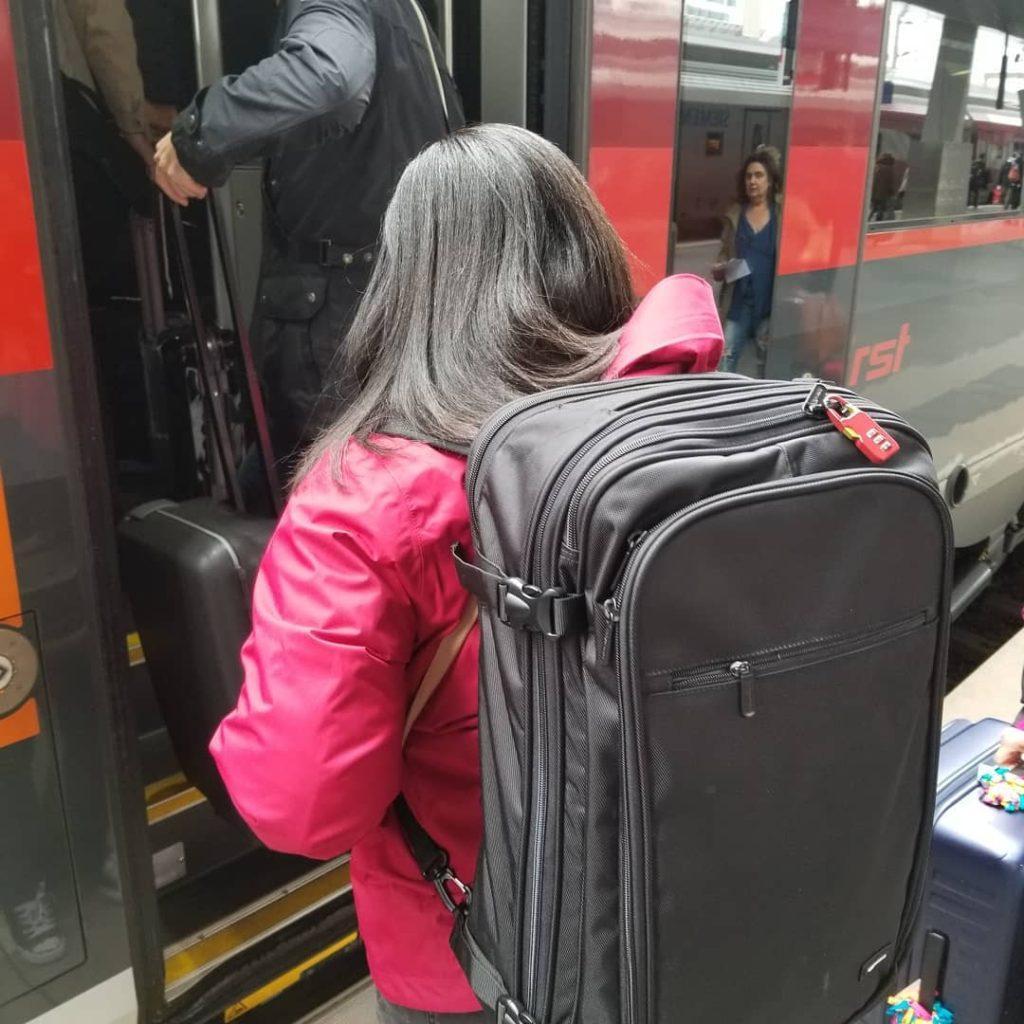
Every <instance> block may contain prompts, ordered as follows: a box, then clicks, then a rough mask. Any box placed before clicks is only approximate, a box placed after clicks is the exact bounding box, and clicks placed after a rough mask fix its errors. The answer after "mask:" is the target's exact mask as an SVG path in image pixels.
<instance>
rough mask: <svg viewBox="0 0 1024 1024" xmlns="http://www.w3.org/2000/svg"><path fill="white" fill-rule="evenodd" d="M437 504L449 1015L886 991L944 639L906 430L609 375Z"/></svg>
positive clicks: (785, 1015) (721, 1009)
mask: <svg viewBox="0 0 1024 1024" xmlns="http://www.w3.org/2000/svg"><path fill="white" fill-rule="evenodd" d="M852 403H855V404H856V405H858V406H860V407H861V412H860V413H858V412H857V411H856V410H855V409H853V408H852ZM863 413H869V414H870V417H869V416H865V415H863ZM871 417H873V419H871ZM894 440H895V441H897V442H898V445H899V450H898V451H897V450H896V447H895V446H894V444H893V441H894ZM886 458H887V459H888V461H885V462H884V464H883V465H875V464H873V463H874V462H875V461H877V460H878V459H886ZM466 487H467V491H468V494H469V504H470V510H471V516H472V527H473V543H474V549H475V559H474V560H473V561H472V562H471V561H470V560H469V559H468V558H466V557H464V558H462V559H461V560H460V562H459V572H460V578H461V579H462V581H463V583H464V585H465V586H466V587H467V588H468V589H469V590H470V591H471V592H472V593H474V594H475V595H476V596H477V597H478V599H480V601H481V603H482V605H483V607H482V609H481V619H480V621H481V643H480V652H481V662H480V687H481V693H480V744H481V759H482V790H483V805H484V841H483V846H482V848H481V852H480V859H479V861H478V865H477V874H476V879H475V884H474V886H473V891H472V895H471V897H470V898H469V899H468V900H466V901H465V902H462V904H461V906H459V907H457V908H456V917H455V931H454V935H453V946H454V948H455V952H456V955H457V956H458V957H459V959H460V962H461V963H462V965H463V967H464V969H465V971H466V973H467V976H468V977H469V979H470V981H471V983H472V984H473V987H474V989H475V990H476V992H477V995H478V996H479V997H480V998H481V1001H482V1002H483V1003H484V1004H485V1005H487V1006H490V1007H493V1008H496V1009H497V1011H498V1018H499V1020H501V1021H504V1022H506V1024H508V1022H519V1024H522V1022H527V1021H536V1022H540V1024H581V1022H586V1024H676V1022H695V1024H696V1022H703V1021H718V1020H722V1021H726V1020H727V1021H729V1024H755V1022H756V1024H845V1022H846V1021H849V1020H851V1019H853V1018H854V1017H855V1016H856V1015H857V1014H859V1013H862V1012H864V1011H865V1010H866V1009H867V1008H868V1007H870V1006H871V1005H873V1004H874V1003H875V1002H876V1000H877V999H878V998H880V997H882V996H883V995H884V994H888V993H889V992H891V991H892V987H891V985H892V982H893V980H894V978H895V973H896V971H895V968H896V965H897V964H898V963H900V962H902V961H903V960H904V958H905V956H906V954H907V952H908V950H909V947H910V942H911V939H912V937H913V935H914V928H915V924H916V918H917V913H918V910H919V909H920V905H921V900H922V897H923V893H924V881H925V877H926V872H925V866H926V862H927V854H928V848H929V842H930V837H931V822H932V809H933V801H934V794H935V773H936V762H937V755H938V746H939V735H940V709H941V701H942V695H943V693H944V688H945V658H946V643H947V636H948V625H949V613H948V606H949V591H950V579H951V551H952V533H951V525H950V521H949V515H948V512H947V510H946V507H945V504H944V501H943V499H942V497H941V495H940V494H939V492H938V489H937V486H936V484H935V477H934V467H933V465H932V461H931V458H930V454H929V451H928V447H927V444H926V443H925V441H924V440H923V438H922V437H921V436H920V434H918V433H917V432H916V431H914V430H913V428H911V427H910V426H909V425H907V424H906V423H905V422H904V421H903V420H901V419H900V418H899V417H897V416H895V415H893V414H892V413H889V412H887V411H886V410H884V409H880V408H878V407H877V406H874V405H872V404H869V403H867V402H861V401H860V400H857V399H856V398H855V396H852V395H851V393H850V392H848V391H846V390H845V389H843V388H838V387H826V386H824V385H818V384H815V383H814V382H808V381H795V382H792V383H786V382H774V381H772V382H762V381H752V380H746V379H744V378H739V377H735V376H729V375H725V374H711V375H707V376H704V377H681V378H662V379H647V380H627V381H622V382H615V383H603V384H595V385H585V386H579V387H575V388H567V389H562V390H558V391H554V392H550V393H547V394H543V395H539V396H536V397H533V398H530V399H525V400H523V401H522V402H520V403H516V404H513V405H512V406H510V407H508V408H507V409H506V410H504V411H502V412H501V413H499V414H497V416H496V417H495V418H494V419H492V421H491V422H490V423H489V424H487V425H485V426H484V427H483V428H482V430H481V432H480V434H479V435H478V438H477V440H476V441H475V443H474V445H473V449H472V452H471V454H470V459H469V466H468V469H467V475H466ZM410 810H411V813H412V814H413V815H415V812H416V808H415V807H411V808H410ZM400 820H402V816H401V815H400ZM404 824H405V826H406V831H407V834H408V835H409V837H410V838H411V839H413V840H414V843H413V844H411V845H413V846H414V850H416V851H418V852H419V854H422V856H418V857H417V859H418V860H419V862H420V867H421V870H422V871H423V873H424V876H425V877H427V878H429V879H431V880H432V881H434V882H435V883H436V884H437V885H438V886H439V888H441V889H442V890H443V891H444V897H445V899H446V900H447V901H448V903H449V904H451V903H456V904H458V903H459V902H460V899H459V896H458V893H459V891H460V887H459V886H458V884H457V883H456V881H455V880H453V879H452V878H451V876H450V873H448V872H447V870H446V869H445V865H446V861H445V860H444V859H443V858H440V857H434V856H426V854H427V853H429V852H430V848H429V846H427V845H425V844H423V843H422V842H420V840H422V839H423V838H424V836H423V834H422V830H419V831H418V832H417V829H416V828H412V829H409V828H408V826H409V821H408V820H405V822H404ZM428 842H429V838H428ZM438 865H440V866H441V868H442V870H440V872H439V871H438Z"/></svg>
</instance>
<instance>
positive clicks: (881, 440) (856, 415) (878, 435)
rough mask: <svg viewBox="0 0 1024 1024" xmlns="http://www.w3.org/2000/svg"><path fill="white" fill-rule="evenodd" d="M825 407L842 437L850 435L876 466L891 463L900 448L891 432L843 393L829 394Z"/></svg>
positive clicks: (862, 452)
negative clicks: (848, 399) (841, 394)
mask: <svg viewBox="0 0 1024 1024" xmlns="http://www.w3.org/2000/svg"><path fill="white" fill-rule="evenodd" d="M824 407H825V415H826V416H828V418H829V420H830V421H831V423H832V426H834V427H835V428H836V430H838V431H839V433H840V434H842V435H843V437H846V438H849V440H851V441H852V442H853V443H854V444H855V445H856V446H857V451H859V452H860V453H861V454H862V455H864V456H866V457H867V458H868V459H869V461H871V462H873V463H875V465H880V464H881V463H883V462H888V461H889V459H891V458H892V457H893V456H894V455H895V454H896V453H897V452H898V451H899V450H900V446H899V444H898V443H897V441H896V439H895V438H894V437H893V436H892V434H890V433H889V432H888V431H887V430H885V429H884V428H883V427H881V426H879V425H878V423H877V422H876V421H875V420H874V419H872V418H871V416H869V415H868V414H867V413H866V412H864V410H863V409H858V408H857V406H855V405H851V404H850V403H849V402H848V401H847V400H846V399H845V398H843V397H842V396H840V395H829V396H828V397H827V398H826V399H825V402H824Z"/></svg>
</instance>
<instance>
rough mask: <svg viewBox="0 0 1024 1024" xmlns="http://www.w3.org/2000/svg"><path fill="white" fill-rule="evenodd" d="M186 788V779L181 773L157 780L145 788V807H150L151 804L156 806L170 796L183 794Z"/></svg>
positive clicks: (187, 784) (187, 785) (187, 786)
mask: <svg viewBox="0 0 1024 1024" xmlns="http://www.w3.org/2000/svg"><path fill="white" fill-rule="evenodd" d="M188 788H189V783H188V779H186V778H185V776H184V774H182V773H181V772H175V773H174V774H173V775H168V776H167V777H166V778H163V779H158V780H157V781H156V782H151V783H150V784H149V785H148V786H147V787H146V806H147V807H151V806H152V805H153V804H158V803H160V801H161V800H166V799H167V798H168V797H170V796H175V795H177V794H178V793H183V792H184V791H185V790H186V789H188Z"/></svg>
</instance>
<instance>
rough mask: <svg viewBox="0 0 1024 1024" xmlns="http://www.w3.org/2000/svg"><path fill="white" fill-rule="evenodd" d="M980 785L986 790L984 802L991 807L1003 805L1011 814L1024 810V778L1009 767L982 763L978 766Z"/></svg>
mask: <svg viewBox="0 0 1024 1024" xmlns="http://www.w3.org/2000/svg"><path fill="white" fill-rule="evenodd" d="M978 785H979V786H981V788H982V789H983V790H984V792H983V793H982V794H981V800H982V803H986V804H988V805H989V806H990V807H1001V808H1002V809H1003V810H1004V811H1008V812H1009V813H1010V814H1016V813H1017V812H1018V811H1024V778H1021V777H1020V776H1019V775H1016V774H1014V773H1013V772H1012V771H1011V770H1010V769H1009V768H992V767H988V766H987V765H981V766H980V767H979V768H978Z"/></svg>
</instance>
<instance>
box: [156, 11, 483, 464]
mask: <svg viewBox="0 0 1024 1024" xmlns="http://www.w3.org/2000/svg"><path fill="white" fill-rule="evenodd" d="M428 47H429V48H428ZM462 123H463V115H462V108H461V104H460V101H459V98H458V94H457V92H456V90H455V87H454V85H453V83H452V81H451V79H450V77H449V76H448V74H447V72H446V70H445V68H444V62H443V58H442V55H441V51H440V47H439V45H438V43H437V40H436V38H435V37H434V36H433V34H432V33H431V32H430V29H429V28H428V26H427V23H426V20H425V19H424V18H423V15H422V12H421V10H420V9H419V7H418V6H417V5H416V0H283V2H282V3H281V11H280V20H279V26H278V34H277V47H276V51H275V52H274V54H273V55H272V56H271V57H268V58H267V59H266V60H263V61H261V62H260V63H259V64H255V65H253V66H252V67H250V68H248V69H247V70H246V71H245V72H243V73H242V74H241V75H238V76H229V77H227V78H224V79H222V80H220V81H219V82H216V83H214V85H212V86H211V87H210V88H208V89H206V90H203V91H201V92H200V93H199V94H198V95H197V96H196V98H195V99H194V100H193V101H192V103H191V105H190V106H189V107H187V108H186V109H185V110H183V111H182V113H181V114H180V115H179V117H178V119H177V121H176V122H175V125H174V129H173V131H172V132H171V133H170V134H169V135H168V136H166V137H165V138H164V139H162V140H161V141H160V143H159V145H158V147H157V170H156V179H157V183H158V184H159V185H160V187H161V188H162V189H163V190H164V191H165V192H166V193H167V194H168V195H169V196H170V197H171V198H172V199H174V200H175V201H177V202H179V203H187V202H188V201H189V199H192V198H202V197H203V196H205V194H206V189H207V187H208V186H217V185H222V184H223V183H224V182H225V181H226V180H227V178H228V175H229V174H230V172H231V170H232V168H233V167H235V166H236V165H237V164H239V163H242V162H243V161H247V160H252V159H254V158H256V157H262V158H265V160H266V179H265V194H266V202H265V218H264V221H265V227H264V247H263V248H264V251H263V265H262V269H261V277H260V287H259V290H258V302H257V308H256V317H255V320H254V324H253V331H252V334H253V347H254V349H255V352H256V358H257V361H258V362H259V369H260V376H261V379H262V381H263V387H264V392H265V396H266V401H267V408H268V411H269V416H270V421H271V424H270V426H271V436H272V440H273V445H274V450H275V454H276V455H277V457H278V458H279V459H286V458H288V456H290V455H292V454H293V453H294V452H295V451H296V449H297V448H299V447H300V446H301V445H302V444H303V443H304V442H306V441H308V440H309V438H310V435H311V432H312V431H314V430H315V429H316V427H317V425H318V424H317V423H315V422H313V420H314V409H315V408H317V406H318V398H319V396H320V393H321V390H322V388H323V385H324V384H325V383H326V382H327V381H328V379H329V375H330V377H333V376H335V374H336V373H337V372H338V369H339V367H338V366H337V365H335V364H336V363H339V364H340V363H343V359H342V358H340V357H341V354H342V353H341V349H342V347H343V340H344V337H345V334H346V333H347V331H348V328H349V326H350V324H351V322H352V318H353V316H354V313H355V310H356V307H357V305H358V302H359V298H360V296H361V295H362V293H363V291H364V289H365V287H366V284H367V282H368V280H369V277H370V273H371V271H372V269H373V262H374V259H375V257H376V246H377V236H378V233H379V231H380V225H381V219H382V217H383V214H384V210H385V207H386V206H387V203H388V200H389V199H390V197H391V193H392V190H393V189H394V186H395V184H396V182H397V180H398V178H399V176H400V175H401V173H402V171H403V170H404V168H405V166H406V164H407V163H408V162H409V161H410V160H411V159H412V158H413V157H414V156H415V155H416V154H417V153H418V152H419V151H420V150H422V149H423V148H424V147H425V146H426V145H428V144H429V143H431V142H434V141H435V140H437V139H439V138H441V137H442V136H443V135H445V134H446V132H447V131H448V130H449V129H451V130H454V129H455V128H458V127H461V125H462ZM336 357H338V358H336ZM352 388H353V384H352V382H347V383H343V384H342V386H341V389H340V391H341V393H340V394H338V395H335V396H333V397H334V398H335V400H337V401H344V399H345V397H346V396H347V395H351V391H352ZM326 411H327V409H326V407H325V405H324V404H323V403H321V404H320V406H319V408H318V415H317V417H316V418H317V419H319V418H320V416H322V415H325V414H326Z"/></svg>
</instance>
